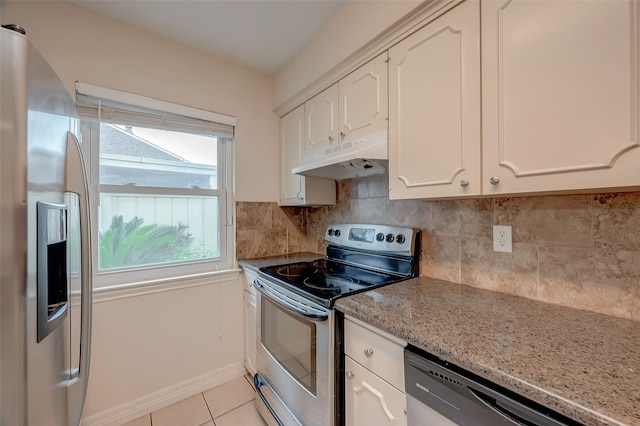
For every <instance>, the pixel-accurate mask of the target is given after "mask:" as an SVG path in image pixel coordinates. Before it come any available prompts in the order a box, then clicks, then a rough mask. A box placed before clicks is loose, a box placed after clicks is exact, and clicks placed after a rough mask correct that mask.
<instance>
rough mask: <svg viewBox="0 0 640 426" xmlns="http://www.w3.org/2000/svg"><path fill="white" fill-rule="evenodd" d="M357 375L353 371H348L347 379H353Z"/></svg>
mask: <svg viewBox="0 0 640 426" xmlns="http://www.w3.org/2000/svg"><path fill="white" fill-rule="evenodd" d="M355 375H356V374H355V373H354V372H353V371H351V370H349V371H347V379H353V376H355Z"/></svg>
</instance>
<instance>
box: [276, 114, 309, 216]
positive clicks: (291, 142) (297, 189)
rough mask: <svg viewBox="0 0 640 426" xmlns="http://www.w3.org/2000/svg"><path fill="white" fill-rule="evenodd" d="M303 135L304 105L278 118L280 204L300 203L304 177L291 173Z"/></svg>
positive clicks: (298, 155) (297, 164)
mask: <svg viewBox="0 0 640 426" xmlns="http://www.w3.org/2000/svg"><path fill="white" fill-rule="evenodd" d="M303 136H304V105H300V106H299V107H298V108H296V109H295V110H293V111H291V112H290V113H288V114H287V115H285V116H283V117H282V118H281V119H280V143H281V150H282V152H281V155H282V157H281V158H282V166H281V180H280V205H288V206H290V205H298V204H302V200H303V198H304V195H305V194H304V177H302V176H300V175H295V174H293V173H291V169H292V168H294V167H297V166H299V165H300V155H301V147H302V140H303Z"/></svg>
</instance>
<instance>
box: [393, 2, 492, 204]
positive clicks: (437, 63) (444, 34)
mask: <svg viewBox="0 0 640 426" xmlns="http://www.w3.org/2000/svg"><path fill="white" fill-rule="evenodd" d="M479 13H480V6H479V3H478V2H477V1H473V0H469V1H466V2H464V3H462V4H460V5H458V6H457V7H455V8H454V9H452V10H450V11H448V12H447V13H446V14H444V15H443V16H441V17H439V18H438V19H436V20H434V21H433V22H431V23H429V24H428V25H426V26H425V27H424V28H422V29H421V30H419V31H418V32H416V33H415V34H413V35H411V36H409V37H408V38H406V39H405V40H403V41H401V42H400V43H399V44H397V45H396V46H394V47H392V48H391V49H390V51H389V82H390V83H389V198H391V199H402V198H439V197H451V196H458V197H460V196H472V195H479V194H480V192H481V179H480V161H481V159H480V147H481V143H480V133H481V129H480V119H481V118H480V102H481V101H480V28H479V25H480V17H479Z"/></svg>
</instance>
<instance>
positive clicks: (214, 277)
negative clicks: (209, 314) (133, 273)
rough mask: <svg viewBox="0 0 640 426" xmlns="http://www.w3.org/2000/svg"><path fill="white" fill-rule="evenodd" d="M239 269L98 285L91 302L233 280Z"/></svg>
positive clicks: (235, 278) (238, 273)
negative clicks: (103, 285)
mask: <svg viewBox="0 0 640 426" xmlns="http://www.w3.org/2000/svg"><path fill="white" fill-rule="evenodd" d="M241 271H242V270H241V269H236V268H234V269H227V270H224V271H216V272H208V273H203V274H194V275H183V276H179V277H172V278H163V279H157V280H149V281H143V282H132V283H127V284H118V285H110V286H105V287H99V288H96V289H94V290H93V303H94V304H95V303H102V302H109V301H112V300H118V299H127V298H130V297H138V296H144V295H148V294H154V293H162V292H165V291H175V290H183V289H185V288H191V287H199V286H203V285H211V284H216V283H221V282H228V281H234V280H237V279H238V277H239V275H240V272H241Z"/></svg>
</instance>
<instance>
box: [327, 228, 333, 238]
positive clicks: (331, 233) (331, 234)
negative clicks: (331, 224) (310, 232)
mask: <svg viewBox="0 0 640 426" xmlns="http://www.w3.org/2000/svg"><path fill="white" fill-rule="evenodd" d="M327 234H329V236H330V237H333V228H329V230H328V231H327Z"/></svg>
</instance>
